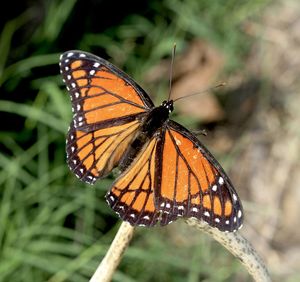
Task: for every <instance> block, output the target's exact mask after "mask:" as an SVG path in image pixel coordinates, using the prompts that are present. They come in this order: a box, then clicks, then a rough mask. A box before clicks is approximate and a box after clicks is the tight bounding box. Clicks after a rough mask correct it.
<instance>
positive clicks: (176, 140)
mask: <svg viewBox="0 0 300 282" xmlns="http://www.w3.org/2000/svg"><path fill="white" fill-rule="evenodd" d="M175 142H176V145H177V146H180V145H181V141H180V140H179V139H177V138H176V137H175Z"/></svg>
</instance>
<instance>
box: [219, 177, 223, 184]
mask: <svg viewBox="0 0 300 282" xmlns="http://www.w3.org/2000/svg"><path fill="white" fill-rule="evenodd" d="M219 184H220V185H222V184H224V179H223V177H219Z"/></svg>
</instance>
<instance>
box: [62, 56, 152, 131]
mask: <svg viewBox="0 0 300 282" xmlns="http://www.w3.org/2000/svg"><path fill="white" fill-rule="evenodd" d="M60 69H61V73H62V75H63V80H64V82H65V84H66V86H67V89H68V91H69V93H70V96H71V100H72V109H73V113H74V117H73V121H74V127H75V128H76V129H80V130H84V131H91V130H96V129H99V128H103V127H109V126H110V125H111V124H123V123H126V122H130V121H132V120H135V119H137V118H138V117H139V116H143V115H144V114H145V113H146V112H148V111H149V110H150V109H151V108H153V107H154V105H153V103H152V101H151V99H150V98H149V96H148V95H147V93H146V92H145V91H144V90H143V89H142V88H141V87H140V86H139V85H137V84H136V83H135V82H134V81H133V80H132V79H131V78H130V77H129V76H128V75H127V74H125V73H124V72H122V71H121V70H119V69H118V68H117V67H115V66H114V65H112V64H111V63H109V62H107V61H106V60H104V59H102V58H99V57H97V56H94V55H92V54H90V53H86V52H82V51H68V52H65V53H64V54H62V55H61V58H60Z"/></svg>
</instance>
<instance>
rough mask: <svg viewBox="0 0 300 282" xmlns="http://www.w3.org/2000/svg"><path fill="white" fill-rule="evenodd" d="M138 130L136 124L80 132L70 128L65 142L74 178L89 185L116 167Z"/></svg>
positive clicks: (137, 124)
mask: <svg viewBox="0 0 300 282" xmlns="http://www.w3.org/2000/svg"><path fill="white" fill-rule="evenodd" d="M139 126H140V124H139V122H138V121H132V122H129V123H126V124H123V125H116V126H112V127H109V128H103V129H98V130H96V131H92V132H84V131H80V130H77V129H76V128H75V127H74V125H73V124H71V127H70V129H69V133H68V138H67V161H68V165H69V167H70V168H71V170H72V171H73V172H74V173H75V174H76V175H77V177H78V178H80V179H81V180H83V181H85V182H88V183H90V184H93V183H94V182H95V181H96V180H97V178H99V177H103V176H105V175H106V174H108V173H109V172H110V171H111V170H112V169H113V168H114V167H115V166H117V165H118V163H119V161H120V159H121V158H122V156H123V155H124V153H125V151H126V149H127V147H128V145H129V144H130V143H131V142H132V140H133V138H134V137H135V134H136V132H137V130H138V128H139Z"/></svg>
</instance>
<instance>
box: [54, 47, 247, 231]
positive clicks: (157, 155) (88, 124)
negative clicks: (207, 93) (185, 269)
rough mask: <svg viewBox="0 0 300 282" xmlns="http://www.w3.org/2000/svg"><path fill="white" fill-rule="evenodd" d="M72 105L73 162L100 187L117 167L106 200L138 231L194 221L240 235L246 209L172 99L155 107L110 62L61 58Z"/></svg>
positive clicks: (80, 55) (76, 55)
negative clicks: (175, 115) (175, 117)
mask: <svg viewBox="0 0 300 282" xmlns="http://www.w3.org/2000/svg"><path fill="white" fill-rule="evenodd" d="M60 68H61V73H62V75H63V80H64V82H65V84H66V86H67V89H68V91H69V93H70V96H71V100H72V110H73V113H74V115H73V120H72V122H71V125H70V128H69V132H68V136H67V161H68V165H69V167H70V169H71V170H72V171H73V172H74V173H75V174H76V176H77V177H78V178H79V179H81V180H82V181H84V182H87V183H89V184H94V183H95V181H96V180H97V179H99V178H103V177H105V176H106V175H107V174H109V173H110V172H111V171H112V169H113V168H115V167H118V168H119V169H120V170H121V172H122V173H121V175H120V176H119V177H118V178H117V180H116V181H115V182H114V183H113V185H112V187H111V189H110V191H109V192H108V193H107V195H106V200H107V202H108V204H109V205H110V206H111V208H112V209H113V210H114V211H115V212H116V213H117V214H118V215H119V216H120V217H121V218H122V219H123V220H124V221H127V222H129V223H130V224H131V225H134V226H135V225H140V226H153V225H155V224H156V223H157V222H160V224H161V225H166V224H169V223H170V222H172V221H173V220H176V219H177V218H179V217H195V218H198V219H202V220H204V221H206V222H207V223H208V224H209V225H211V226H213V227H217V228H218V229H219V230H221V231H235V230H237V229H238V228H240V227H241V225H242V221H243V211H242V205H241V202H240V200H239V198H238V195H237V193H236V192H235V190H234V188H233V186H232V183H231V181H230V180H229V178H228V177H227V175H226V174H225V172H224V170H223V169H222V167H221V166H220V165H219V163H218V162H217V161H216V160H215V159H214V157H213V156H212V155H211V154H210V153H209V152H208V150H207V149H206V148H205V147H204V146H203V145H202V143H201V142H200V141H199V140H198V139H197V137H196V136H195V135H193V134H192V133H191V132H190V131H188V130H187V129H186V128H184V127H183V126H182V125H180V124H178V123H176V122H175V121H172V120H170V119H169V115H170V113H171V112H172V111H173V100H168V101H164V102H163V103H162V104H161V105H160V106H158V107H155V106H154V104H153V102H152V101H151V99H150V98H149V96H148V95H147V93H146V92H145V91H144V90H143V89H142V88H141V87H140V86H139V85H138V84H137V83H135V82H134V81H133V80H132V79H131V78H130V77H129V76H128V75H127V74H125V73H124V72H122V71H121V70H119V69H118V68H117V67H115V66H114V65H112V64H111V63H109V62H107V61H106V60H104V59H102V58H99V57H97V56H94V55H92V54H89V53H86V52H82V51H68V52H66V53H64V54H62V55H61V58H60Z"/></svg>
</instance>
